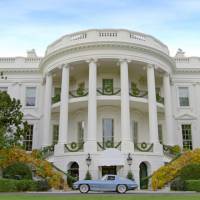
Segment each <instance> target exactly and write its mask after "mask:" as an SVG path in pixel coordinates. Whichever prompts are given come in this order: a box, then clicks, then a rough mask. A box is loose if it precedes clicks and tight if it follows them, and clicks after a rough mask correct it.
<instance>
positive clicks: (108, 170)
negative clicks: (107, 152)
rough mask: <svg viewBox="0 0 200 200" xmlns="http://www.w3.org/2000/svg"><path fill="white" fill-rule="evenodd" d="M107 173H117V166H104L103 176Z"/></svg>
mask: <svg viewBox="0 0 200 200" xmlns="http://www.w3.org/2000/svg"><path fill="white" fill-rule="evenodd" d="M106 174H112V175H117V167H116V166H103V167H102V176H104V175H106Z"/></svg>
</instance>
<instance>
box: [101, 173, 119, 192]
mask: <svg viewBox="0 0 200 200" xmlns="http://www.w3.org/2000/svg"><path fill="white" fill-rule="evenodd" d="M101 189H102V190H103V191H115V189H116V177H115V176H114V175H108V176H107V178H106V179H105V180H104V181H103V183H102V185H101Z"/></svg>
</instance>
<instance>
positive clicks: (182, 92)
mask: <svg viewBox="0 0 200 200" xmlns="http://www.w3.org/2000/svg"><path fill="white" fill-rule="evenodd" d="M179 105H180V106H189V89H188V87H179Z"/></svg>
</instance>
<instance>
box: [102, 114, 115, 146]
mask: <svg viewBox="0 0 200 200" xmlns="http://www.w3.org/2000/svg"><path fill="white" fill-rule="evenodd" d="M107 142H113V119H109V118H107V119H103V143H104V144H106V143H107Z"/></svg>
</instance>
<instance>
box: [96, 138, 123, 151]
mask: <svg viewBox="0 0 200 200" xmlns="http://www.w3.org/2000/svg"><path fill="white" fill-rule="evenodd" d="M121 143H122V142H121V141H120V142H118V143H117V144H116V145H115V146H114V143H113V142H112V141H109V140H108V141H106V142H105V145H102V144H101V143H100V142H97V145H98V146H99V147H100V148H101V149H102V150H106V148H115V149H117V148H118V147H119V146H120V145H121Z"/></svg>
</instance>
